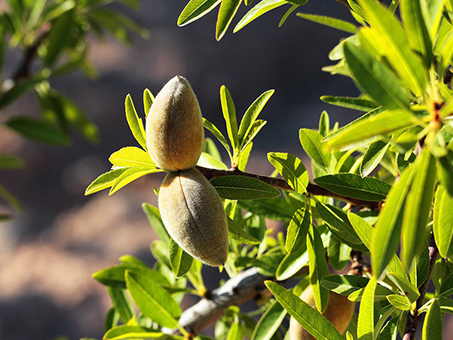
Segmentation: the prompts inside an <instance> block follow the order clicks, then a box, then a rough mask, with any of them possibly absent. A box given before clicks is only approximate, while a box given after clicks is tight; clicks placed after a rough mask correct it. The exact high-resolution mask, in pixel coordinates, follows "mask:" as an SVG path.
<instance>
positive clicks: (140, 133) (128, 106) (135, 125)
mask: <svg viewBox="0 0 453 340" xmlns="http://www.w3.org/2000/svg"><path fill="white" fill-rule="evenodd" d="M124 106H125V110H126V120H127V123H128V124H129V128H130V129H131V131H132V135H133V136H134V138H135V140H136V141H137V142H138V144H140V146H141V147H142V148H143V149H144V150H147V148H146V136H145V129H144V127H143V123H142V120H141V118H139V117H138V114H137V111H136V110H135V107H134V103H133V102H132V98H131V95H130V94H128V95H127V96H126V101H125V103H124Z"/></svg>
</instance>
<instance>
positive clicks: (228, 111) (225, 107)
mask: <svg viewBox="0 0 453 340" xmlns="http://www.w3.org/2000/svg"><path fill="white" fill-rule="evenodd" d="M227 1H230V0H226V1H225V0H224V1H223V2H222V5H223V4H224V3H225V2H227ZM233 1H234V0H233ZM222 5H221V6H222ZM220 102H221V104H222V112H223V118H224V119H225V123H226V127H227V132H228V137H229V139H230V142H231V145H232V146H233V150H234V151H237V150H238V148H239V140H238V126H237V121H236V108H235V107H234V102H233V98H231V94H230V91H228V89H227V88H226V87H225V85H222V87H221V88H220Z"/></svg>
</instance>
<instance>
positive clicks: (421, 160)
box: [400, 148, 436, 269]
mask: <svg viewBox="0 0 453 340" xmlns="http://www.w3.org/2000/svg"><path fill="white" fill-rule="evenodd" d="M413 171H414V172H415V174H414V176H413V180H412V184H411V187H410V189H409V192H408V194H407V201H406V204H405V207H404V217H403V225H402V234H401V237H402V239H403V242H401V243H402V244H401V254H400V257H401V261H402V262H403V264H404V266H405V267H406V268H407V269H409V268H410V266H411V263H412V260H413V259H414V257H415V256H416V255H417V254H418V253H419V252H420V250H421V248H422V247H423V246H425V244H426V242H424V240H425V239H426V235H427V231H426V225H427V223H428V217H429V214H430V212H431V204H432V197H433V192H434V184H435V182H436V161H435V159H434V156H433V155H432V154H431V152H430V150H428V149H427V148H425V149H424V150H423V151H422V153H421V155H420V156H419V157H418V160H417V163H416V164H415V167H414V170H413Z"/></svg>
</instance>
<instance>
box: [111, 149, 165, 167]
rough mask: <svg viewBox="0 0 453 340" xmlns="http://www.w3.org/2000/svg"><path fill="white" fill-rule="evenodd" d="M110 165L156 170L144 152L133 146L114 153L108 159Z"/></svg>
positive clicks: (147, 154) (149, 157)
mask: <svg viewBox="0 0 453 340" xmlns="http://www.w3.org/2000/svg"><path fill="white" fill-rule="evenodd" d="M109 161H110V163H112V164H113V165H116V166H121V167H123V166H138V167H150V168H156V164H155V163H154V162H153V160H152V159H151V156H150V155H149V153H147V152H146V151H144V150H142V149H140V148H137V147H135V146H127V147H125V148H121V149H120V150H118V151H116V152H114V153H113V154H112V155H111V156H110V158H109Z"/></svg>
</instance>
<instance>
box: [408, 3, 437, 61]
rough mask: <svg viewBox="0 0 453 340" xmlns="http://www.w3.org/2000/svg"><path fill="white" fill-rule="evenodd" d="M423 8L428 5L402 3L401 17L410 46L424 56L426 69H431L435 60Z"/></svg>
mask: <svg viewBox="0 0 453 340" xmlns="http://www.w3.org/2000/svg"><path fill="white" fill-rule="evenodd" d="M422 6H423V7H426V4H425V2H423V3H422V2H421V1H420V0H403V1H401V17H402V19H403V22H404V26H405V28H406V33H407V38H408V40H409V44H410V46H411V47H412V49H413V50H415V51H417V52H419V53H420V54H421V55H422V56H423V60H424V62H425V67H426V69H429V67H430V66H431V62H432V59H433V51H432V48H433V46H432V43H431V38H430V36H429V32H428V28H427V25H426V23H425V18H424V16H423V9H422ZM426 9H427V8H425V10H426Z"/></svg>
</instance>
